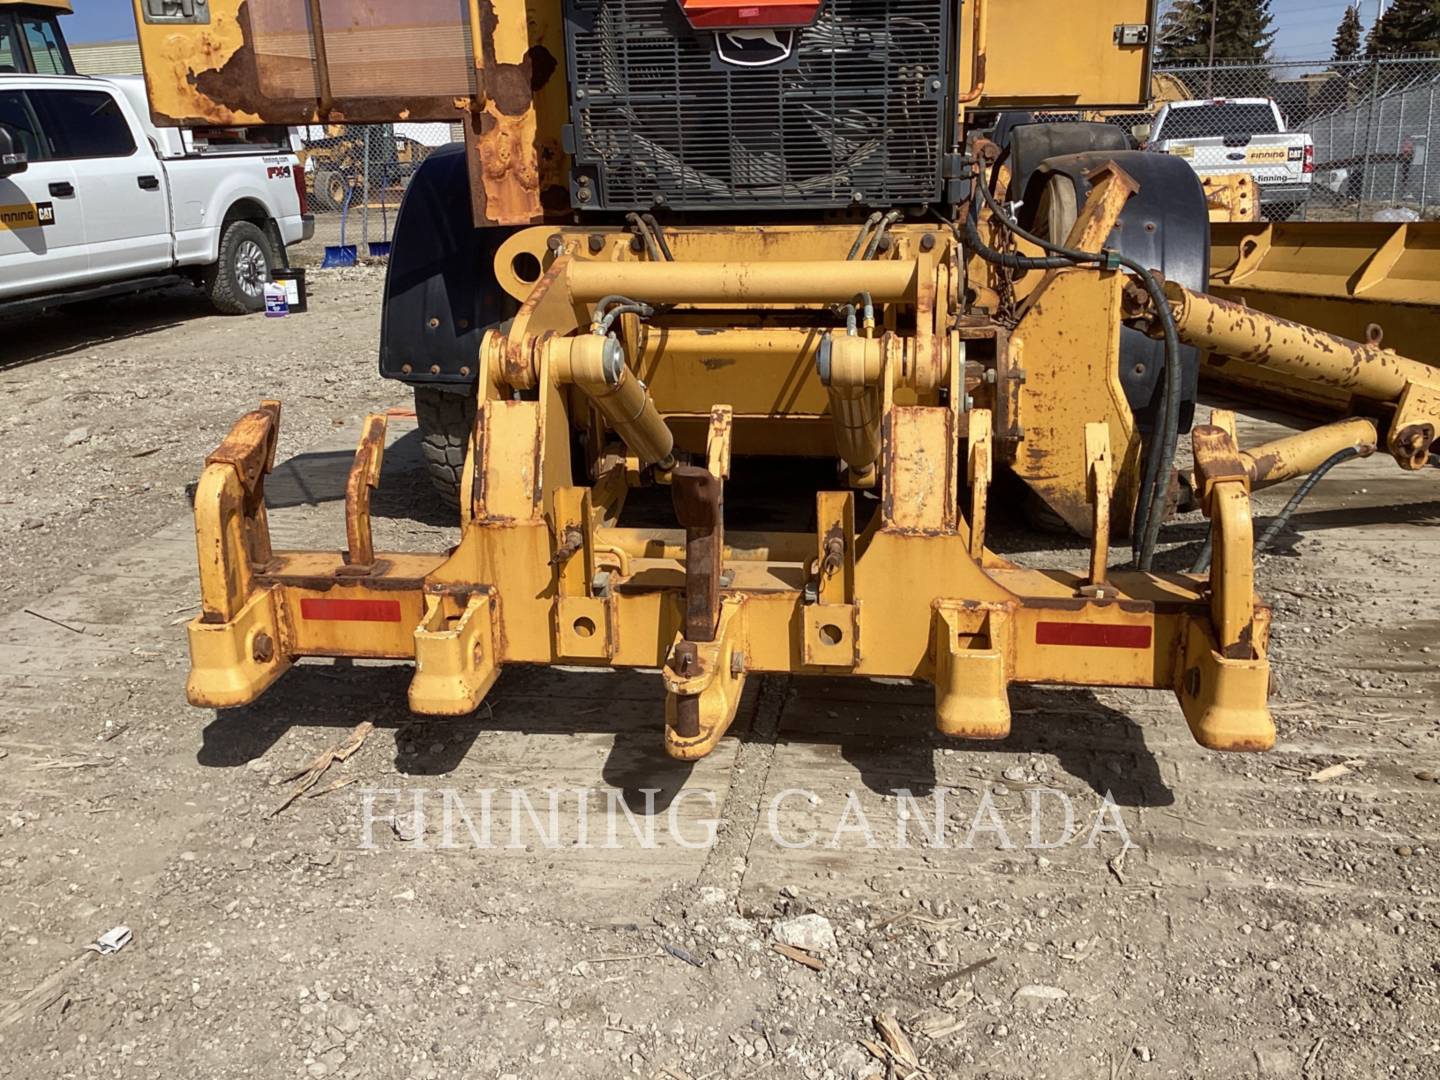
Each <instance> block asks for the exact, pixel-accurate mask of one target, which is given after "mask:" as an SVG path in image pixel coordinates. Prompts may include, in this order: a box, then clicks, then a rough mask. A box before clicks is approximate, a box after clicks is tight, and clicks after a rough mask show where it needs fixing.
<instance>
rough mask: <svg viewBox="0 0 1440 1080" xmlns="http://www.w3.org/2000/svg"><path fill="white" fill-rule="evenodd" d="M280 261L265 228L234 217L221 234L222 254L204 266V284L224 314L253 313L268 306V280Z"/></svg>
mask: <svg viewBox="0 0 1440 1080" xmlns="http://www.w3.org/2000/svg"><path fill="white" fill-rule="evenodd" d="M277 265H278V263H277V261H276V258H275V249H274V245H273V244H272V243H271V242H270V237H268V236H266V235H265V230H264V229H262V228H260V226H258V225H256V224H255V223H254V222H252V221H232V222H231V223H230V224H229V225H227V226H226V227H225V232H224V234H223V235H222V236H221V237H220V258H219V260H218V261H217V262H215V263H213V264H212V265H210V266H207V267H206V268H205V276H204V288H205V292H206V293H207V294H208V295H209V297H210V303H212V304H213V305H214V306H215V310H216V311H218V312H220V314H222V315H250V314H253V313H254V312H256V311H261V310H263V309H264V307H265V283H266V282H267V281H269V280H270V273H271V271H272V269H273V268H274V267H275V266H277Z"/></svg>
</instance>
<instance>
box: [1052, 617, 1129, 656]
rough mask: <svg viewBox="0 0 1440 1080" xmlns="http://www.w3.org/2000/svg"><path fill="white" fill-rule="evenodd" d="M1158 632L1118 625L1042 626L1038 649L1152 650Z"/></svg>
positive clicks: (1064, 623) (1057, 624)
mask: <svg viewBox="0 0 1440 1080" xmlns="http://www.w3.org/2000/svg"><path fill="white" fill-rule="evenodd" d="M1153 637H1154V631H1153V629H1152V628H1151V627H1148V626H1129V625H1116V624H1114V623H1079V622H1039V623H1036V624H1035V644H1036V645H1086V646H1090V647H1093V648H1098V649H1148V648H1149V647H1150V642H1151V639H1152V638H1153Z"/></svg>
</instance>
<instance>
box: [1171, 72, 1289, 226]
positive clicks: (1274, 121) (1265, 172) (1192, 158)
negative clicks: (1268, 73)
mask: <svg viewBox="0 0 1440 1080" xmlns="http://www.w3.org/2000/svg"><path fill="white" fill-rule="evenodd" d="M1147 149H1149V150H1153V151H1156V152H1158V153H1161V154H1173V155H1174V156H1175V157H1178V158H1183V159H1185V160H1186V161H1188V162H1189V163H1190V167H1191V168H1192V169H1194V170H1195V171H1196V172H1197V173H1199V174H1200V175H1201V176H1206V175H1216V174H1220V173H1237V172H1248V173H1250V174H1251V175H1252V176H1254V178H1255V182H1256V184H1257V185H1258V186H1259V188H1260V209H1261V211H1262V212H1263V213H1264V214H1265V216H1266V217H1268V218H1271V219H1272V220H1278V221H1283V220H1285V219H1286V218H1288V217H1289V216H1290V215H1292V214H1293V213H1295V211H1297V210H1299V209H1300V208H1301V207H1303V206H1304V205H1305V204H1306V203H1307V202H1309V201H1310V192H1311V189H1312V184H1313V182H1314V179H1315V144H1314V142H1312V141H1311V139H1310V136H1309V135H1307V134H1305V133H1304V132H1298V131H1286V130H1285V118H1284V117H1283V116H1281V115H1280V109H1279V107H1278V106H1277V105H1276V104H1275V102H1273V101H1271V100H1270V99H1269V98H1210V99H1206V100H1202V101H1172V102H1170V103H1169V104H1168V105H1165V106H1164V107H1163V108H1161V110H1160V112H1159V113H1158V114H1157V115H1156V117H1155V122H1154V123H1153V124H1151V125H1150V133H1149V145H1148V146H1147Z"/></svg>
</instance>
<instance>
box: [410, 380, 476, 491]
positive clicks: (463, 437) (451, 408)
mask: <svg viewBox="0 0 1440 1080" xmlns="http://www.w3.org/2000/svg"><path fill="white" fill-rule="evenodd" d="M415 419H416V420H417V421H418V422H419V425H420V440H421V442H420V451H421V453H422V454H423V455H424V456H425V471H426V473H428V474H429V476H430V485H431V486H432V487H433V488H434V489H435V493H436V494H437V495H439V496H440V500H441V501H442V502H443V503H445V505H447V506H454V507H458V506H459V505H460V474H461V472H462V470H463V469H464V468H465V449H466V447H467V445H468V444H469V442H470V429H471V428H472V427H474V426H475V388H474V387H464V388H463V389H462V392H460V393H456V392H455V391H453V390H443V389H441V388H440V387H438V386H417V387H415Z"/></svg>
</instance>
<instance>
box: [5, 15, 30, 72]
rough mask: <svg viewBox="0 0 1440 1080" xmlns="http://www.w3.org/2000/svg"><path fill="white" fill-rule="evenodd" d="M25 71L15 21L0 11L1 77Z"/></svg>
mask: <svg viewBox="0 0 1440 1080" xmlns="http://www.w3.org/2000/svg"><path fill="white" fill-rule="evenodd" d="M23 70H25V68H24V65H23V64H22V63H21V62H20V42H19V41H18V40H17V39H16V34H15V23H14V20H12V19H11V18H10V16H9V15H6V14H5V13H4V12H3V11H0V75H4V74H6V73H14V72H17V71H23Z"/></svg>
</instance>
